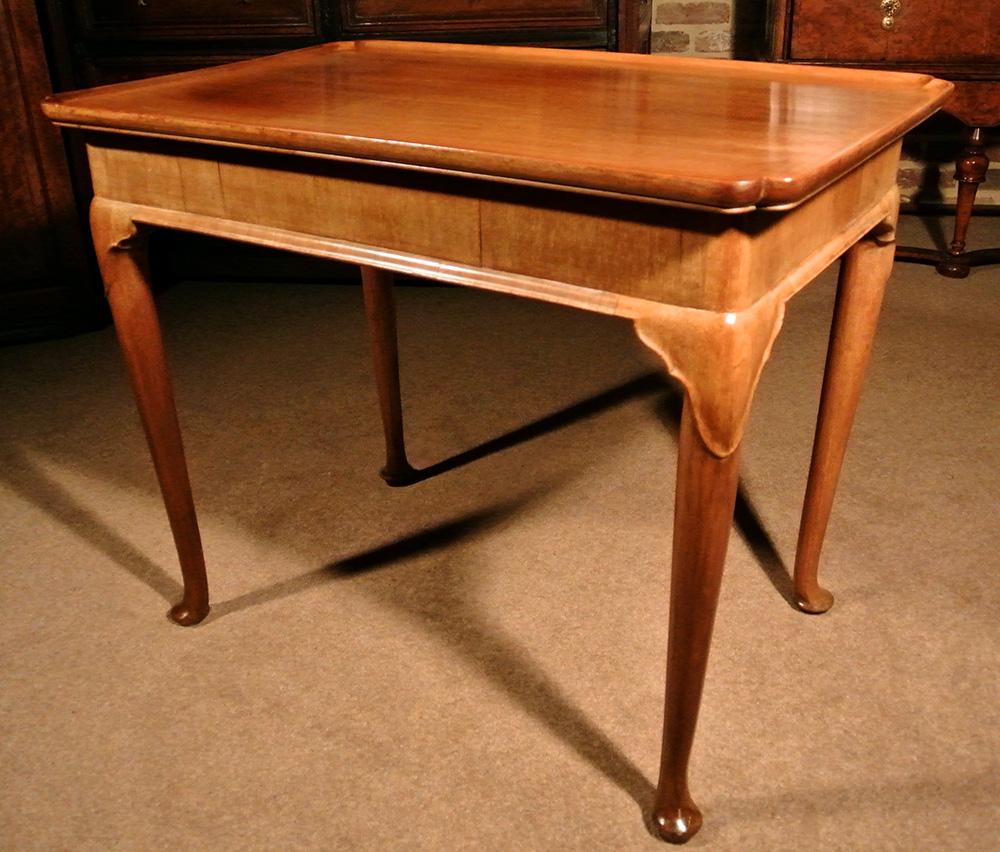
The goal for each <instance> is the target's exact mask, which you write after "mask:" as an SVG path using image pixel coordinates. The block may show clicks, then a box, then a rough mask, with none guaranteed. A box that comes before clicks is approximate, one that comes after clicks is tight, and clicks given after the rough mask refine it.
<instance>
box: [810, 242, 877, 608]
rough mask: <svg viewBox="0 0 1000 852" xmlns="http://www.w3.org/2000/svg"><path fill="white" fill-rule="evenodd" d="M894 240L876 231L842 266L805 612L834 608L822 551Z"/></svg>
mask: <svg viewBox="0 0 1000 852" xmlns="http://www.w3.org/2000/svg"><path fill="white" fill-rule="evenodd" d="M892 240H893V235H892V232H891V227H890V226H889V225H888V224H887V225H886V226H885V228H884V229H883V232H881V233H879V232H878V231H876V232H873V234H872V235H869V236H868V237H866V238H865V239H863V240H861V241H860V242H859V243H857V244H856V245H855V246H854V247H853V248H851V249H849V250H848V252H847V254H845V255H844V257H843V259H842V260H841V264H840V280H839V282H838V284H837V302H836V307H835V308H834V316H833V326H832V328H831V330H830V346H829V349H828V351H827V359H826V371H825V373H824V376H823V392H822V397H821V399H820V406H819V417H818V420H817V424H816V439H815V442H814V444H813V455H812V463H811V465H810V468H809V482H808V484H807V486H806V496H805V503H804V505H803V509H802V523H801V525H800V526H799V542H798V547H797V548H796V552H795V597H796V602H797V603H798V606H799V608H800V609H801V610H803V611H804V612H809V613H821V612H826V611H827V610H828V609H829V608H830V607H831V606H832V605H833V595H831V594H830V593H829V592H828V591H827V590H826V589H824V588H823V587H821V586H820V585H819V582H818V580H817V571H818V566H819V557H820V550H821V548H822V546H823V537H824V535H825V534H826V526H827V522H828V521H829V519H830V510H831V509H832V507H833V497H834V493H835V492H836V490H837V480H838V478H839V477H840V469H841V465H842V464H843V461H844V453H845V451H846V449H847V438H848V436H849V434H850V431H851V425H852V424H853V422H854V414H855V411H857V407H858V400H859V398H860V396H861V384H862V380H863V378H864V374H865V369H866V367H867V365H868V356H869V355H870V353H871V348H872V341H873V339H874V336H875V326H876V323H877V322H878V316H879V311H880V309H881V307H882V297H883V294H884V293H885V285H886V282H887V281H888V280H889V274H890V272H891V271H892V261H893V253H894V244H893V241H892Z"/></svg>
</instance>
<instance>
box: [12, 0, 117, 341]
mask: <svg viewBox="0 0 1000 852" xmlns="http://www.w3.org/2000/svg"><path fill="white" fill-rule="evenodd" d="M50 91H51V89H50V88H49V77H48V71H47V67H46V61H45V52H44V49H43V47H42V38H41V33H40V31H39V27H38V18H37V16H36V14H35V7H34V4H32V3H30V2H26V1H25V0H0V101H2V103H3V107H2V109H0V143H2V147H0V198H2V199H3V203H2V204H0V341H5V340H10V339H14V338H23V337H30V336H37V335H53V334H59V333H62V332H65V331H68V330H71V329H73V328H78V327H80V326H87V325H93V324H96V323H97V322H99V321H100V318H101V316H102V311H103V302H104V300H103V298H102V297H101V294H100V287H99V285H98V283H97V281H96V280H95V279H94V278H93V277H92V276H91V275H90V274H89V270H88V268H87V261H86V255H85V253H84V249H83V240H82V235H81V228H80V222H79V219H78V218H77V214H76V208H75V205H74V201H73V190H72V187H71V185H70V177H69V171H68V169H67V166H66V157H65V154H64V151H63V145H62V139H61V137H60V134H59V131H58V130H56V128H54V127H53V126H52V125H51V124H50V123H49V122H48V121H46V120H45V119H44V117H43V116H42V113H41V111H40V109H39V103H40V102H41V100H42V98H43V97H45V96H46V95H47V94H49V92H50Z"/></svg>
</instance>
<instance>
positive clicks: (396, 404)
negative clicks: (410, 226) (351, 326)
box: [361, 266, 417, 486]
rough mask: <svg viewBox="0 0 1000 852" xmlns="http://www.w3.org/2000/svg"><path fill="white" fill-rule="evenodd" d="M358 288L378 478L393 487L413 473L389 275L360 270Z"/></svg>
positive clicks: (373, 269)
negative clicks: (371, 384)
mask: <svg viewBox="0 0 1000 852" xmlns="http://www.w3.org/2000/svg"><path fill="white" fill-rule="evenodd" d="M361 289H362V292H363V293H364V298H365V316H366V317H367V320H368V342H369V344H370V345H371V350H372V363H373V364H374V367H375V385H376V388H377V389H378V403H379V410H380V412H381V414H382V429H383V432H384V433H385V467H383V468H382V478H383V479H384V480H385V481H386V482H387V483H388V484H389V485H394V486H399V485H409V484H410V483H412V482H415V481H416V479H417V472H416V471H415V470H414V469H413V468H412V467H411V466H410V462H409V460H408V459H407V458H406V445H405V441H404V439H403V405H402V401H401V397H400V392H399V350H398V344H397V342H396V305H395V300H394V299H393V295H392V273H391V272H386V271H385V270H384V269H377V268H376V267H374V266H362V267H361Z"/></svg>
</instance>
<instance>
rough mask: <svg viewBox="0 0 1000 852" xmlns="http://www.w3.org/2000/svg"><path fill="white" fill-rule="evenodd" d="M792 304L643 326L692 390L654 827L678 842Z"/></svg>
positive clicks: (655, 314)
mask: <svg viewBox="0 0 1000 852" xmlns="http://www.w3.org/2000/svg"><path fill="white" fill-rule="evenodd" d="M783 315H784V303H783V302H781V301H780V300H778V299H776V298H772V299H765V300H761V301H760V302H758V303H757V304H755V305H754V306H752V307H751V308H748V309H747V310H745V311H743V312H740V313H730V314H719V313H713V312H710V311H696V310H686V309H682V308H666V307H660V308H659V309H657V310H655V311H651V313H650V314H649V315H646V316H643V317H640V318H638V319H637V320H636V330H637V331H638V333H639V336H640V337H641V338H642V340H643V342H644V343H646V345H647V346H649V347H650V348H651V349H653V350H654V351H655V352H657V353H658V354H659V355H660V356H661V357H662V358H663V361H664V364H665V365H666V367H667V369H668V371H669V372H670V373H671V375H673V376H674V377H675V378H677V379H678V380H679V381H681V382H682V383H683V384H684V388H685V395H684V411H683V414H682V415H681V431H680V447H679V458H678V467H677V497H676V503H675V506H674V537H673V559H672V568H671V585H670V626H669V641H668V648H667V687H666V699H665V709H664V715H663V751H662V755H661V761H660V777H659V783H658V784H657V792H656V801H655V804H654V806H653V813H652V822H653V826H654V828H655V830H656V832H657V833H658V834H659V836H660V837H662V838H663V839H664V840H667V841H669V842H671V843H684V842H685V841H687V840H690V839H691V837H693V836H694V834H695V833H696V832H697V831H698V829H699V828H700V827H701V822H702V817H701V812H700V811H699V810H698V807H697V806H696V805H695V803H694V801H693V800H692V798H691V793H690V791H689V790H688V763H689V760H690V757H691V746H692V744H693V742H694V733H695V727H696V725H697V721H698V711H699V708H700V706H701V693H702V687H703V686H704V683H705V671H706V667H707V664H708V651H709V645H710V643H711V639H712V627H713V625H714V622H715V610H716V606H717V604H718V600H719V589H720V587H721V583H722V570H723V566H724V563H725V559H726V548H727V546H728V543H729V530H730V528H731V526H732V521H733V507H734V505H735V503H736V486H737V481H738V476H739V458H740V445H741V443H742V436H743V431H744V427H745V424H746V419H747V416H748V413H749V409H750V404H751V401H752V398H753V393H754V390H755V388H756V386H757V382H758V380H759V378H760V373H761V370H762V369H763V366H764V363H765V361H766V360H767V357H768V355H769V353H770V351H771V345H772V344H773V342H774V339H775V337H776V336H777V334H778V330H779V329H780V327H781V321H782V317H783Z"/></svg>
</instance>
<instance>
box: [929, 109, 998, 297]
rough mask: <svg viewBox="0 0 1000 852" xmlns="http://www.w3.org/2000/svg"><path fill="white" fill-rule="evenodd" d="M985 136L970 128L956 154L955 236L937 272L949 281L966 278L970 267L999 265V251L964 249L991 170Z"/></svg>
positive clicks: (939, 263)
mask: <svg viewBox="0 0 1000 852" xmlns="http://www.w3.org/2000/svg"><path fill="white" fill-rule="evenodd" d="M983 143H984V134H983V129H982V128H981V127H973V128H972V130H971V131H970V133H969V141H968V144H967V145H966V146H965V148H964V149H963V150H962V153H961V154H960V155H959V158H958V163H957V164H956V168H955V180H956V181H958V200H957V202H956V204H955V234H954V236H953V237H952V240H951V245H949V246H948V252H947V256H946V257H944V258H942V259H941V260H940V261H939V262H938V264H937V269H938V272H940V273H941V274H942V275H946V276H948V277H949V278H965V277H967V276H968V274H969V268H970V267H972V266H979V265H981V264H987V263H1000V248H996V249H980V250H979V251H975V252H967V251H966V250H965V240H966V237H967V236H968V233H969V221H970V220H971V219H972V208H973V207H974V206H975V203H976V192H977V191H978V189H979V184H981V183H982V182H983V181H985V180H986V172H987V170H988V169H989V167H990V160H989V157H987V156H986V146H985V145H984V144H983Z"/></svg>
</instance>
